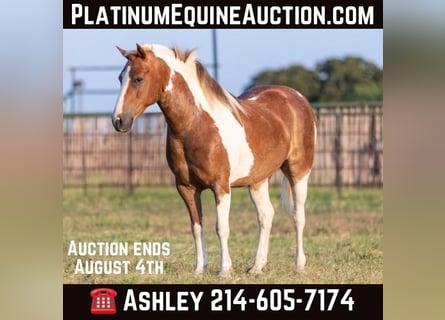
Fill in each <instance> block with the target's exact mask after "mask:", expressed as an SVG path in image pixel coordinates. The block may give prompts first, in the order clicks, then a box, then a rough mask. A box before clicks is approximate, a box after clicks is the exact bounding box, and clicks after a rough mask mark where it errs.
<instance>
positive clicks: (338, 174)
mask: <svg viewBox="0 0 445 320" xmlns="http://www.w3.org/2000/svg"><path fill="white" fill-rule="evenodd" d="M342 123H343V117H342V111H341V109H340V108H336V113H335V139H334V153H335V154H334V159H335V187H336V189H337V194H338V195H339V196H341V188H342V180H343V179H342V154H341V153H342V145H341V135H342Z"/></svg>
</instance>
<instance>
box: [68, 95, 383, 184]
mask: <svg viewBox="0 0 445 320" xmlns="http://www.w3.org/2000/svg"><path fill="white" fill-rule="evenodd" d="M314 110H315V114H316V117H317V147H316V155H315V163H314V169H313V171H312V174H311V178H310V183H311V184H313V185H327V186H335V187H337V189H338V190H341V188H342V187H343V186H355V187H360V186H375V187H381V186H382V185H383V106H382V104H381V103H356V104H325V105H314ZM166 129H167V125H166V123H165V120H164V117H163V115H162V114H161V113H145V114H143V115H142V116H141V117H140V118H139V119H138V120H137V121H136V123H135V127H134V130H132V131H131V132H129V133H126V134H122V133H117V132H115V131H114V129H113V127H112V124H111V119H110V114H103V113H100V114H65V115H64V118H63V185H64V187H65V188H79V187H80V188H84V190H87V189H88V188H102V187H125V188H128V189H129V190H132V189H133V188H136V187H142V186H155V185H158V186H159V185H173V184H174V177H173V175H172V174H171V172H170V170H169V168H168V166H167V161H166V158H165V141H166ZM280 182H281V173H276V174H275V175H274V176H273V177H272V178H271V183H272V184H274V183H280Z"/></svg>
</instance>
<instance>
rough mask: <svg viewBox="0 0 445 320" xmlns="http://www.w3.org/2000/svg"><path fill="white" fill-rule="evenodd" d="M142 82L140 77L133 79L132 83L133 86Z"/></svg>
mask: <svg viewBox="0 0 445 320" xmlns="http://www.w3.org/2000/svg"><path fill="white" fill-rule="evenodd" d="M143 80H144V78H142V77H136V78H134V80H133V81H134V83H135V84H140V83H141V82H142V81H143Z"/></svg>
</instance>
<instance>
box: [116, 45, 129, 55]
mask: <svg viewBox="0 0 445 320" xmlns="http://www.w3.org/2000/svg"><path fill="white" fill-rule="evenodd" d="M116 48H117V50H119V52H120V53H121V55H123V56H124V57H127V55H128V54H127V50H124V49H122V48H120V47H118V46H116Z"/></svg>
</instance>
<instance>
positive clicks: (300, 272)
mask: <svg viewBox="0 0 445 320" xmlns="http://www.w3.org/2000/svg"><path fill="white" fill-rule="evenodd" d="M304 272H305V271H304V266H296V267H295V273H299V274H302V273H304Z"/></svg>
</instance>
